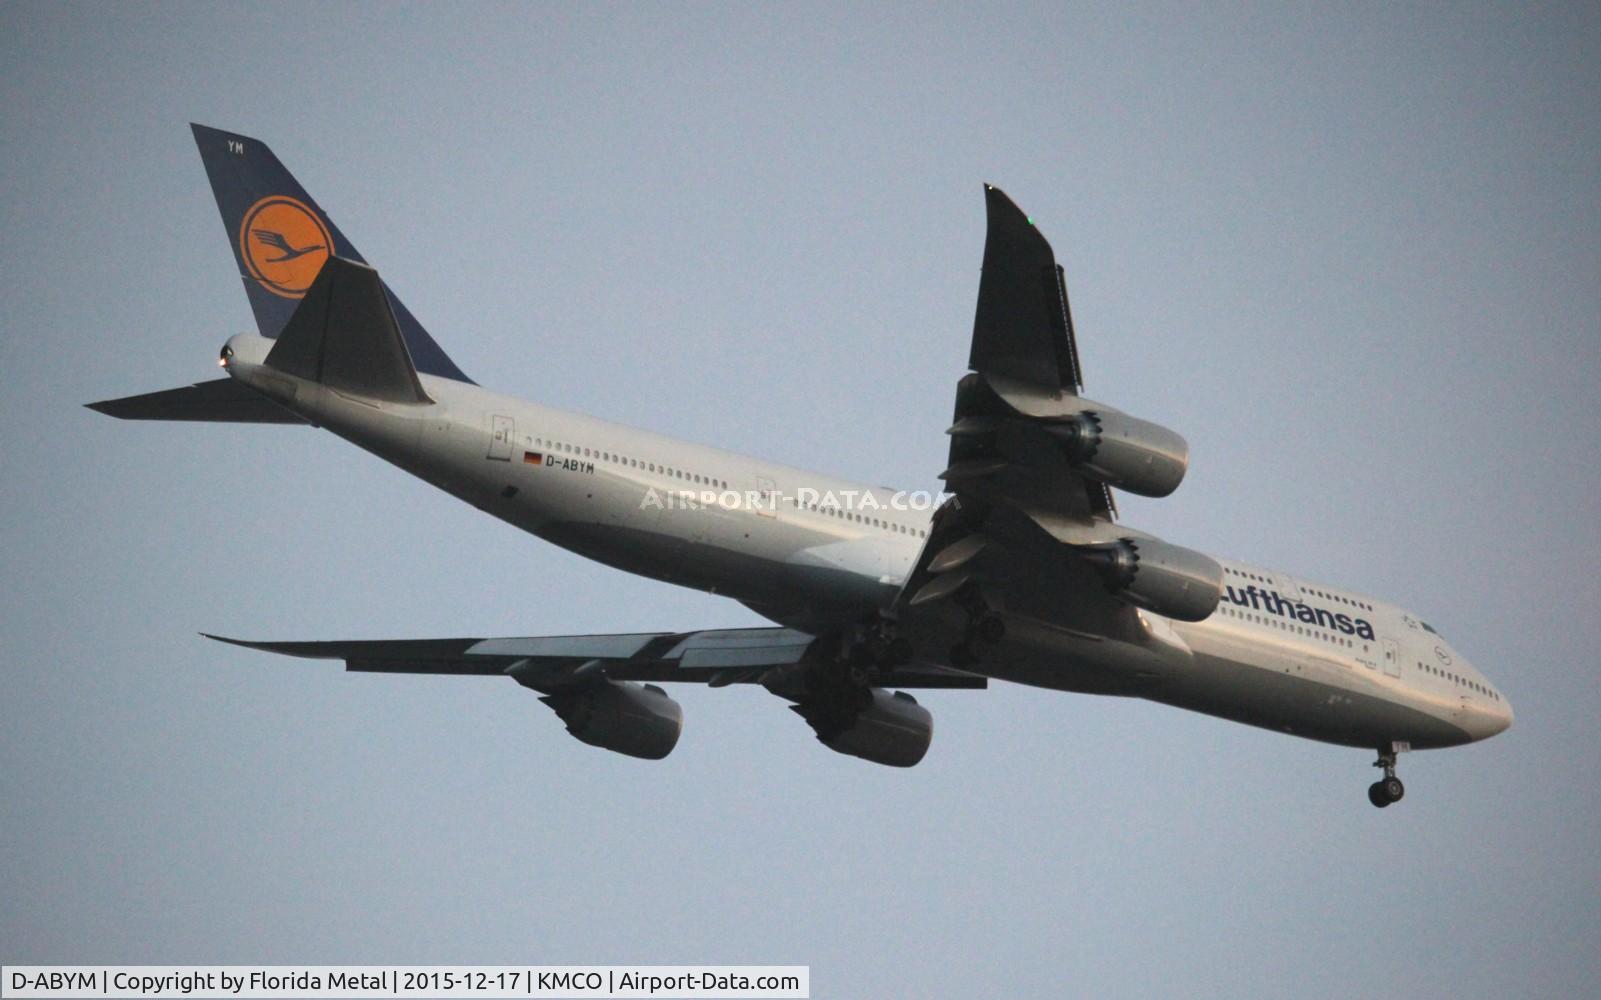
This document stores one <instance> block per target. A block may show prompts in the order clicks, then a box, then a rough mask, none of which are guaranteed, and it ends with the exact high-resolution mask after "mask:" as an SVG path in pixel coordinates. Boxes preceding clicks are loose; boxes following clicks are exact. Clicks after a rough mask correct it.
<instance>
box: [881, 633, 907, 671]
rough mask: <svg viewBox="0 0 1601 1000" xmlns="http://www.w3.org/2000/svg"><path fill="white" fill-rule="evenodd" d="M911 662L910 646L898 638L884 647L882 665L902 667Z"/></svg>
mask: <svg viewBox="0 0 1601 1000" xmlns="http://www.w3.org/2000/svg"><path fill="white" fill-rule="evenodd" d="M910 662H912V644H911V643H909V642H907V641H906V640H905V639H903V638H901V637H900V636H896V637H895V638H893V639H891V640H890V641H889V645H888V646H886V647H884V665H885V666H886V667H904V666H905V665H906V664H908V663H910Z"/></svg>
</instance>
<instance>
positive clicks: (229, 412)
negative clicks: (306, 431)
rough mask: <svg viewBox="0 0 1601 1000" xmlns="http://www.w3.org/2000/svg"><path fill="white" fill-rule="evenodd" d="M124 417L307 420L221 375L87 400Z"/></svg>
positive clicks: (263, 421)
mask: <svg viewBox="0 0 1601 1000" xmlns="http://www.w3.org/2000/svg"><path fill="white" fill-rule="evenodd" d="M84 405H85V406H87V407H89V409H91V410H94V411H95V412H97V413H104V414H105V415H106V416H108V417H117V418H118V419H121V420H205V421H213V422H216V423H231V424H303V423H305V422H306V421H304V420H302V419H300V418H299V417H297V416H295V415H294V414H293V413H290V412H289V411H288V410H286V409H284V408H283V407H281V406H279V405H278V404H277V403H274V402H273V401H271V400H270V399H268V398H267V397H266V396H263V395H261V394H260V393H258V392H256V391H255V390H254V389H252V388H250V387H249V386H248V385H245V384H244V383H242V382H235V381H234V380H233V379H231V378H220V379H216V380H214V381H211V382H197V383H195V384H194V385H186V386H184V387H183V388H181V389H164V390H162V391H161V392H147V393H145V394H144V395H142V396H124V397H123V398H121V399H103V400H101V401H100V402H98V403H85V404H84Z"/></svg>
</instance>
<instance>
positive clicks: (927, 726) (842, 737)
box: [817, 688, 934, 767]
mask: <svg viewBox="0 0 1601 1000" xmlns="http://www.w3.org/2000/svg"><path fill="white" fill-rule="evenodd" d="M869 693H870V694H871V695H872V701H871V702H869V703H868V705H867V707H866V708H863V709H862V710H861V712H860V714H858V715H857V716H856V721H855V722H854V723H852V724H851V725H850V726H848V727H846V728H845V729H843V730H841V731H839V732H838V733H836V734H834V735H832V736H827V737H825V736H823V735H822V734H821V733H819V734H818V736H817V738H818V739H819V740H821V741H822V743H823V745H824V746H826V747H828V748H829V749H830V750H836V751H838V752H840V753H843V754H849V755H850V756H852V757H860V758H861V759H862V760H870V761H872V762H873V763H875V764H888V765H889V766H890V767H911V766H912V765H913V764H916V763H917V762H918V761H920V760H922V759H923V755H924V754H926V753H928V745H929V743H930V742H931V741H932V740H933V739H934V717H933V716H932V715H930V714H929V711H928V709H926V708H924V707H923V706H922V705H919V704H918V703H917V699H915V698H913V697H912V696H911V695H909V694H907V693H906V692H904V691H896V692H894V693H893V694H891V693H890V692H888V691H885V690H884V689H883V688H872V689H871V690H870V692H869Z"/></svg>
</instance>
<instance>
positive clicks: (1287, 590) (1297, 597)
mask: <svg viewBox="0 0 1601 1000" xmlns="http://www.w3.org/2000/svg"><path fill="white" fill-rule="evenodd" d="M1273 582H1274V583H1276V584H1278V587H1279V596H1280V597H1287V598H1289V599H1290V600H1292V601H1294V602H1295V603H1296V604H1300V603H1301V588H1300V587H1298V586H1296V585H1295V578H1294V577H1291V576H1287V575H1285V574H1283V573H1274V574H1273Z"/></svg>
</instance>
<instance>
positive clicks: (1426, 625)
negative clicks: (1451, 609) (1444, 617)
mask: <svg viewBox="0 0 1601 1000" xmlns="http://www.w3.org/2000/svg"><path fill="white" fill-rule="evenodd" d="M1418 624H1419V625H1422V626H1423V631H1425V632H1431V633H1433V634H1434V635H1439V634H1440V633H1438V632H1435V631H1434V626H1433V625H1430V624H1429V623H1428V622H1418Z"/></svg>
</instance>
